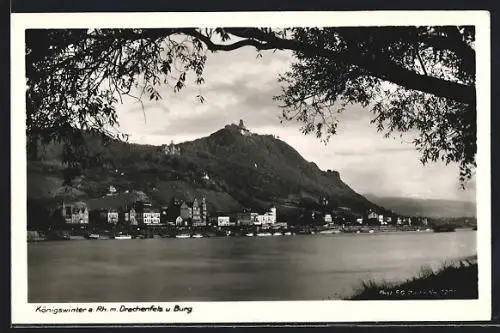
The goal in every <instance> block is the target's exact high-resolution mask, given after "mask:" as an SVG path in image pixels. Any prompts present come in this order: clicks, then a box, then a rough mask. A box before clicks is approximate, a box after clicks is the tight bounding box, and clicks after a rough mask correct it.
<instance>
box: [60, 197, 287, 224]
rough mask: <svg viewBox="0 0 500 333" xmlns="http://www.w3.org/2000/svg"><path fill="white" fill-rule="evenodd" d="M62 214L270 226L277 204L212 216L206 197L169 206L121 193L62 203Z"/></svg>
mask: <svg viewBox="0 0 500 333" xmlns="http://www.w3.org/2000/svg"><path fill="white" fill-rule="evenodd" d="M61 212H62V216H63V218H64V220H65V222H66V223H68V224H103V223H108V224H118V223H124V224H127V225H175V226H177V227H185V226H192V227H203V226H207V225H217V226H219V227H231V226H251V225H255V226H267V225H276V224H277V222H276V208H275V207H271V208H270V209H269V210H268V211H266V212H264V213H263V214H259V213H255V212H251V211H244V212H241V213H237V214H231V215H228V214H225V213H223V212H219V213H216V214H215V215H214V216H211V217H210V216H209V214H208V208H207V200H206V198H204V197H203V198H195V199H194V200H193V201H180V200H173V202H172V203H171V204H170V205H169V206H168V207H154V206H153V205H152V204H151V203H149V202H144V201H131V200H129V201H128V202H127V201H126V200H123V197H122V198H118V196H106V197H103V198H98V199H90V200H88V201H87V202H83V201H80V202H72V203H65V202H63V203H62V207H61Z"/></svg>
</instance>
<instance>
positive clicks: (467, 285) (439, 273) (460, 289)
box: [349, 258, 478, 300]
mask: <svg viewBox="0 0 500 333" xmlns="http://www.w3.org/2000/svg"><path fill="white" fill-rule="evenodd" d="M477 298H478V270H477V259H476V258H467V259H463V260H459V261H454V262H446V263H444V264H443V265H442V266H441V267H440V268H439V269H437V270H433V269H432V268H431V267H424V268H422V269H421V271H420V273H419V274H418V276H416V277H414V278H412V279H409V280H407V281H403V282H399V283H391V282H374V281H368V282H366V281H364V282H363V283H362V285H361V288H360V289H359V290H358V291H357V292H356V293H355V294H354V296H351V297H350V298H349V299H351V300H417V299H421V300H422V299H477Z"/></svg>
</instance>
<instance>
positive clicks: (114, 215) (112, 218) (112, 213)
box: [108, 209, 118, 224]
mask: <svg viewBox="0 0 500 333" xmlns="http://www.w3.org/2000/svg"><path fill="white" fill-rule="evenodd" d="M108 223H113V224H116V223H118V211H117V210H115V209H110V210H108Z"/></svg>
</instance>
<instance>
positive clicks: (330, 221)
mask: <svg viewBox="0 0 500 333" xmlns="http://www.w3.org/2000/svg"><path fill="white" fill-rule="evenodd" d="M325 222H326V223H332V222H333V219H332V215H331V214H325Z"/></svg>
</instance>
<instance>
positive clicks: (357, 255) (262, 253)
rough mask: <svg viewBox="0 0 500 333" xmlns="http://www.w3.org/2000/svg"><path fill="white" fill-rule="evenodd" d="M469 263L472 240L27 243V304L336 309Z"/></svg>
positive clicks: (363, 237)
mask: <svg viewBox="0 0 500 333" xmlns="http://www.w3.org/2000/svg"><path fill="white" fill-rule="evenodd" d="M475 254H476V232H475V231H457V232H450V233H430V232H421V233H417V232H406V233H381V234H357V235H356V234H339V235H297V236H281V237H229V238H200V239H170V238H168V239H166V238H165V239H144V240H139V239H137V240H93V241H92V240H81V241H76V240H75V241H59V242H42V243H30V244H28V301H29V302H133V301H144V302H148V301H164V302H168V301H270V300H321V299H327V298H330V299H339V298H343V297H346V296H349V295H350V294H351V293H353V291H354V290H355V289H356V288H358V287H359V285H360V283H361V281H362V280H368V279H374V280H380V279H384V280H400V279H405V278H410V277H412V276H414V275H416V274H418V272H419V271H420V269H421V267H422V266H423V265H437V266H439V265H440V264H442V263H443V262H444V261H445V260H452V259H459V258H462V257H467V256H471V255H475Z"/></svg>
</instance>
